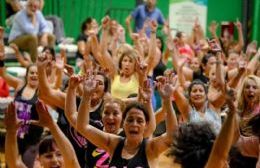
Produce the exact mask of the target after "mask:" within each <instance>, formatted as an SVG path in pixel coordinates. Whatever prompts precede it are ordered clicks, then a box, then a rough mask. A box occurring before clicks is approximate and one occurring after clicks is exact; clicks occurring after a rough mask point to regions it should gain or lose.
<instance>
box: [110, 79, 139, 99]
mask: <svg viewBox="0 0 260 168" xmlns="http://www.w3.org/2000/svg"><path fill="white" fill-rule="evenodd" d="M138 87H139V84H138V79H137V77H136V76H135V75H132V76H131V79H130V81H129V82H127V83H122V82H121V81H120V75H116V76H115V78H114V80H113V82H112V85H111V95H112V97H113V98H119V99H123V98H127V97H128V96H129V95H130V94H132V93H138Z"/></svg>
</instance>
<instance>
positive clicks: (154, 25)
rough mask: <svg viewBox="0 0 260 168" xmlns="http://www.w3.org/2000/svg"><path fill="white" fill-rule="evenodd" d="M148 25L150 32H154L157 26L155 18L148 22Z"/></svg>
mask: <svg viewBox="0 0 260 168" xmlns="http://www.w3.org/2000/svg"><path fill="white" fill-rule="evenodd" d="M150 27H151V30H152V32H156V30H157V27H158V24H157V22H156V21H155V20H152V21H151V22H150Z"/></svg>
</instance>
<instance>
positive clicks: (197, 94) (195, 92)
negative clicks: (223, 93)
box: [190, 84, 207, 105]
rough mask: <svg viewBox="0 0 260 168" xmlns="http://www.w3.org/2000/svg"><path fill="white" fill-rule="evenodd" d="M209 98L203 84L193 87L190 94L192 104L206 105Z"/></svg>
mask: <svg viewBox="0 0 260 168" xmlns="http://www.w3.org/2000/svg"><path fill="white" fill-rule="evenodd" d="M206 98H207V95H206V92H205V89H204V87H203V86H202V85H201V84H196V85H193V87H192V88H191V92H190V101H191V103H192V104H195V105H196V104H202V103H205V101H206Z"/></svg>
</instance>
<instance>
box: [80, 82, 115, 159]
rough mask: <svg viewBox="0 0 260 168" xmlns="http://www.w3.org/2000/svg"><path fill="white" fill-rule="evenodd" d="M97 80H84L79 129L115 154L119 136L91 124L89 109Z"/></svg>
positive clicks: (90, 139) (94, 142) (94, 141)
mask: <svg viewBox="0 0 260 168" xmlns="http://www.w3.org/2000/svg"><path fill="white" fill-rule="evenodd" d="M96 85H97V81H95V80H94V79H93V78H92V79H87V80H86V81H85V82H84V94H83V97H82V99H81V103H80V106H79V113H78V118H77V130H78V131H79V133H81V135H83V136H84V137H85V138H87V139H88V140H89V141H90V142H91V143H93V144H95V145H96V146H97V147H99V148H101V149H105V150H106V151H107V152H109V153H110V154H113V152H114V148H115V146H116V144H117V143H118V142H119V137H118V136H116V135H112V134H109V133H105V132H103V131H101V130H99V129H97V128H95V127H93V126H91V125H90V124H89V111H90V101H91V96H92V94H93V93H94V91H95V89H96Z"/></svg>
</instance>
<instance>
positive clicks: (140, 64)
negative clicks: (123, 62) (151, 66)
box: [135, 57, 148, 77]
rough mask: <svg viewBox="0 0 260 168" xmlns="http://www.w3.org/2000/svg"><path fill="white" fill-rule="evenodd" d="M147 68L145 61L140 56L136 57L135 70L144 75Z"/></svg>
mask: <svg viewBox="0 0 260 168" xmlns="http://www.w3.org/2000/svg"><path fill="white" fill-rule="evenodd" d="M147 68H148V65H147V63H146V62H145V61H144V60H142V59H141V58H140V57H137V58H136V66H135V70H136V72H137V73H138V75H141V76H143V77H145V76H146V74H147Z"/></svg>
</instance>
